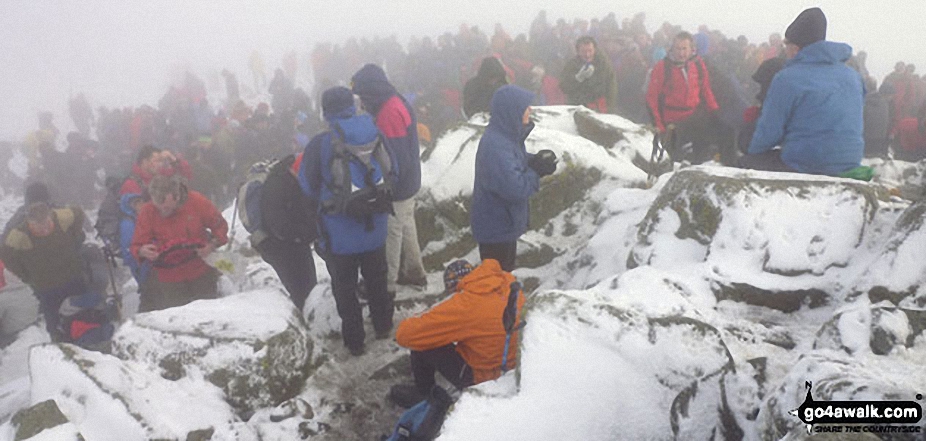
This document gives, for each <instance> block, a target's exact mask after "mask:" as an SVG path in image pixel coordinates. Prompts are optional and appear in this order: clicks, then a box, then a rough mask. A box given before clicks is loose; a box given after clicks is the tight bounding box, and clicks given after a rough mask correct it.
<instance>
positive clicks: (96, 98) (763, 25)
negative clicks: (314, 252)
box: [0, 0, 926, 142]
mask: <svg viewBox="0 0 926 441" xmlns="http://www.w3.org/2000/svg"><path fill="white" fill-rule="evenodd" d="M810 6H820V7H821V8H822V9H823V11H824V12H825V13H826V15H827V18H828V21H829V26H828V33H827V39H829V40H833V41H842V42H846V43H849V44H850V45H852V47H853V49H854V50H855V52H858V51H860V50H864V51H866V52H868V69H869V71H870V72H871V74H872V75H874V76H875V77H876V78H877V79H878V80H879V82H880V80H882V79H883V78H884V76H885V75H886V74H887V73H888V72H890V71H891V69H892V68H893V65H894V63H895V62H897V61H899V60H903V61H906V62H908V63H914V64H916V65H917V66H918V67H919V71H918V72H922V70H923V69H924V68H926V53H924V52H926V51H924V50H923V48H922V45H921V44H920V40H921V37H922V36H923V32H922V30H921V29H922V25H921V23H919V21H920V20H921V17H922V12H926V7H924V5H923V3H922V1H921V0H894V1H888V2H881V3H878V4H871V3H866V6H867V7H869V8H870V9H869V10H865V9H863V8H861V7H859V5H858V3H856V2H845V1H816V2H813V1H804V0H776V1H767V0H765V1H756V0H747V1H743V0H740V1H735V2H734V1H712V2H694V1H691V2H687V3H679V2H669V1H665V0H662V1H645V0H624V1H620V2H615V1H599V0H593V1H584V2H562V1H557V2H554V1H530V2H507V3H499V2H490V1H487V0H471V1H467V2H453V1H446V0H439V1H417V0H407V1H397V0H387V1H375V2H374V1H360V0H346V1H341V2H337V3H318V2H308V1H301V0H300V1H296V0H291V1H277V2H263V1H244V0H241V1H233V0H228V1H224V0H206V1H195V2H190V1H182V0H146V1H141V2H125V1H115V0H87V1H81V2H70V1H63V0H62V1H52V0H44V1H43V0H38V1H30V2H12V1H8V2H4V3H3V4H2V5H0V54H3V56H2V62H0V97H3V99H2V102H0V140H5V141H13V142H18V141H21V140H22V138H23V137H24V136H25V135H26V134H27V133H28V132H29V131H31V130H34V129H35V128H36V126H37V120H36V114H37V113H38V112H39V111H43V110H48V111H52V112H53V113H54V114H55V124H56V125H57V126H58V128H59V129H60V130H61V131H62V132H63V133H66V132H67V131H69V130H71V129H72V128H73V125H72V122H71V121H70V118H69V116H68V113H67V110H66V109H67V101H68V98H69V97H71V96H74V95H76V94H77V93H84V94H85V96H86V97H87V98H88V100H89V101H90V104H91V105H92V106H93V108H94V109H96V108H98V107H100V106H107V107H115V106H132V107H135V106H139V105H141V104H151V105H155V104H156V103H157V100H158V99H159V98H160V97H161V96H162V95H163V94H164V92H165V91H166V90H167V88H168V87H169V85H170V84H171V83H172V82H173V81H175V80H177V79H178V78H179V77H180V76H181V75H182V74H183V72H185V71H187V70H189V71H191V72H193V73H195V74H196V75H198V76H200V77H201V78H202V79H203V80H204V81H205V82H206V85H207V88H209V90H210V92H216V91H219V90H221V89H220V88H221V87H223V86H221V84H220V82H219V81H218V78H219V77H218V72H219V71H221V70H222V69H223V68H227V69H229V70H230V71H232V72H234V73H236V74H237V76H238V78H239V80H241V82H242V85H243V86H244V85H246V84H248V83H249V78H250V73H249V71H248V69H247V62H248V57H249V56H250V54H251V53H252V52H253V51H255V50H256V51H259V53H260V54H261V56H262V58H263V60H264V63H265V68H266V70H267V71H268V73H272V71H273V69H275V68H276V67H278V66H279V65H280V60H281V59H282V57H283V54H285V53H287V52H290V51H296V53H297V54H298V56H299V66H298V69H299V71H298V76H297V85H304V86H305V85H311V72H310V70H309V63H308V53H309V52H310V51H311V50H312V48H313V47H314V46H315V44H316V43H318V42H323V41H330V42H332V43H342V42H343V41H344V40H346V39H347V38H349V37H352V36H353V37H375V36H379V37H388V36H392V35H395V36H396V37H397V38H398V40H399V42H401V43H402V44H403V45H406V44H407V43H408V40H409V38H410V37H412V36H431V37H436V36H438V35H440V34H442V33H444V32H453V33H456V31H457V29H458V28H459V26H460V24H463V23H466V24H468V25H470V26H473V25H475V26H479V28H480V29H482V30H483V32H486V33H487V34H489V35H491V34H492V31H493V29H494V26H495V24H496V23H500V24H502V26H503V27H504V28H505V30H506V31H507V32H508V33H509V34H511V35H512V36H515V35H517V34H518V33H522V32H527V30H528V28H529V26H530V23H531V21H532V20H533V19H534V17H535V16H536V15H537V13H538V12H539V11H540V10H546V11H547V15H548V19H549V20H550V21H555V20H556V19H559V18H565V19H566V20H568V21H572V20H573V19H575V18H584V19H591V18H601V17H604V16H605V15H606V14H608V13H609V12H615V13H616V15H617V18H618V20H619V21H620V20H622V19H623V18H625V17H630V16H632V15H633V14H635V13H637V12H641V11H642V12H645V13H646V25H647V29H648V31H650V32H652V30H654V29H655V28H656V27H658V26H659V25H661V24H662V23H663V22H664V21H668V22H670V23H673V24H678V25H681V26H682V27H683V28H685V29H686V30H690V31H696V30H697V27H698V25H701V24H704V25H707V26H708V27H710V28H711V29H718V30H720V31H721V32H723V33H724V34H725V35H726V36H727V37H728V38H735V37H736V36H738V35H745V36H746V37H747V38H749V41H750V42H762V41H766V40H767V38H768V35H769V34H770V33H772V32H780V33H784V29H785V28H786V27H787V26H788V24H790V22H791V21H792V20H793V19H794V17H796V16H797V14H798V13H800V11H801V10H803V9H804V8H806V7H810ZM261 92H265V91H261Z"/></svg>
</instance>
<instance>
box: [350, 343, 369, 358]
mask: <svg viewBox="0 0 926 441" xmlns="http://www.w3.org/2000/svg"><path fill="white" fill-rule="evenodd" d="M347 350H348V351H350V355H353V356H354V357H359V356H361V355H363V353H364V352H366V348H364V346H363V345H360V346H355V347H350V346H348V347H347Z"/></svg>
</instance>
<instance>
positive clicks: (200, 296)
mask: <svg viewBox="0 0 926 441" xmlns="http://www.w3.org/2000/svg"><path fill="white" fill-rule="evenodd" d="M221 275H222V273H221V272H219V270H217V269H215V268H212V267H209V269H208V270H206V272H205V273H203V274H202V275H201V276H199V277H197V278H195V279H193V280H190V281H187V282H186V283H185V284H186V285H187V287H188V291H187V294H186V296H185V297H186V298H183V299H180V300H181V301H182V302H183V305H186V304H187V303H190V302H192V301H194V300H207V299H217V298H219V277H220V276H221Z"/></svg>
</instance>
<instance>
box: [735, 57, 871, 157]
mask: <svg viewBox="0 0 926 441" xmlns="http://www.w3.org/2000/svg"><path fill="white" fill-rule="evenodd" d="M851 55H852V48H851V47H850V46H849V45H847V44H845V43H835V42H830V41H819V42H816V43H813V44H811V45H808V46H806V47H804V48H803V49H801V51H800V52H798V53H797V55H796V56H795V57H794V58H792V59H791V60H789V61H788V63H787V64H786V65H785V68H784V69H782V70H781V71H780V72H778V74H776V75H775V78H774V79H773V80H772V85H771V86H770V87H769V90H768V95H766V97H765V101H764V103H763V104H762V115H761V116H760V117H759V121H758V123H757V125H756V131H755V134H753V137H752V143H750V145H749V153H762V152H765V151H768V150H771V149H772V148H773V147H775V146H778V145H780V146H781V148H782V151H781V160H782V161H783V162H784V163H785V164H787V165H788V166H789V167H791V168H793V169H795V170H797V171H799V172H802V173H814V174H824V175H838V174H839V173H841V172H843V171H846V170H849V169H851V168H855V167H858V165H859V163H860V162H861V159H862V153H863V150H864V148H865V141H864V140H863V138H862V129H863V127H864V120H863V116H862V115H863V109H864V103H865V92H864V87H863V85H862V78H861V76H859V74H858V72H856V71H854V70H852V68H850V67H848V66H846V64H845V62H846V60H848V59H849V57H850V56H851Z"/></svg>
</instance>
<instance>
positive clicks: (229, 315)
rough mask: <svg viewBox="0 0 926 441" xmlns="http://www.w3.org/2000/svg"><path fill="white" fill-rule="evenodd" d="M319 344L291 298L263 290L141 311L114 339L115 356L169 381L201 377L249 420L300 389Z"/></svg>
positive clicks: (274, 290)
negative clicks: (313, 349) (255, 413)
mask: <svg viewBox="0 0 926 441" xmlns="http://www.w3.org/2000/svg"><path fill="white" fill-rule="evenodd" d="M312 347H313V342H312V340H311V339H310V338H309V337H308V330H307V329H306V325H305V322H304V321H303V320H302V317H301V316H300V314H299V313H298V311H296V309H295V308H294V307H293V304H292V302H291V301H290V300H289V297H287V296H286V295H285V294H284V293H282V292H280V291H279V290H277V289H264V290H258V291H252V292H247V293H242V294H236V295H233V296H230V297H225V298H221V299H215V300H200V301H196V302H193V303H190V304H188V305H185V306H182V307H178V308H170V309H165V310H162V311H153V312H149V313H140V314H137V315H135V316H134V317H132V318H130V319H129V320H128V321H127V322H126V323H125V324H123V325H122V326H121V327H120V328H119V330H118V331H117V332H116V335H115V336H114V337H113V354H114V355H116V356H118V357H120V358H123V359H126V360H134V361H138V362H141V363H145V364H147V365H148V366H149V367H150V369H151V370H152V371H153V372H157V373H158V374H159V375H161V376H162V377H164V378H167V379H170V380H177V379H180V378H183V377H185V376H187V375H190V374H194V373H195V375H202V376H204V377H205V378H206V379H208V380H209V381H211V382H212V383H214V384H215V385H217V386H218V387H220V388H221V389H222V390H223V391H224V392H225V393H226V394H227V399H228V402H229V403H230V404H231V405H232V406H234V408H235V409H236V410H237V411H238V412H239V413H240V414H242V415H247V414H250V413H251V412H253V411H254V410H255V409H257V408H261V407H268V406H271V407H272V406H275V405H277V404H279V403H280V402H282V401H284V400H286V399H288V398H290V397H292V396H294V395H295V394H297V393H298V392H299V390H300V389H301V387H302V385H303V383H304V382H305V379H306V377H307V376H308V375H309V374H310V367H309V365H310V356H311V354H312Z"/></svg>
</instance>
